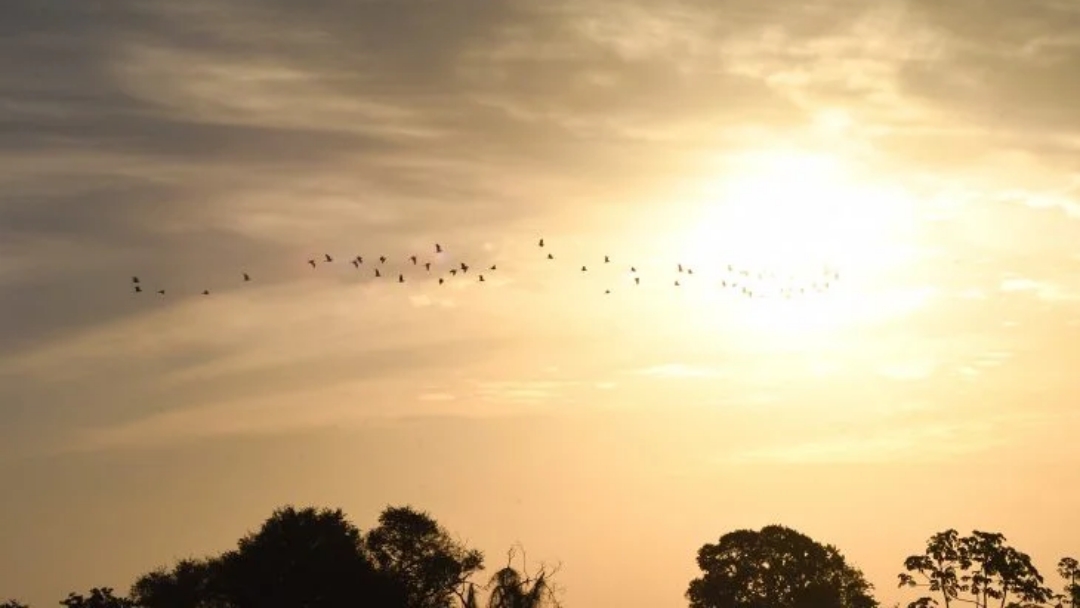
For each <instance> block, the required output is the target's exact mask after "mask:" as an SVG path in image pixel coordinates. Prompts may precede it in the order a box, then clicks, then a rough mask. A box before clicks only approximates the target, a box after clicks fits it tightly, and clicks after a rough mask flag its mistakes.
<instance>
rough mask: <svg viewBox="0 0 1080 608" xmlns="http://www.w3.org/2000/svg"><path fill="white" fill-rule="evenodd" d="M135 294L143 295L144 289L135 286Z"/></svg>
mask: <svg viewBox="0 0 1080 608" xmlns="http://www.w3.org/2000/svg"><path fill="white" fill-rule="evenodd" d="M135 293H142V287H139V286H138V285H136V286H135Z"/></svg>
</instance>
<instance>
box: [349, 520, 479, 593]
mask: <svg viewBox="0 0 1080 608" xmlns="http://www.w3.org/2000/svg"><path fill="white" fill-rule="evenodd" d="M364 544H365V546H366V548H367V551H368V554H369V555H370V556H371V559H372V560H373V562H374V563H375V566H376V568H378V570H379V571H380V572H382V573H385V574H387V575H390V576H392V577H393V578H394V579H396V580H398V581H400V582H401V583H402V584H403V585H404V588H405V593H406V597H407V601H406V606H407V607H408V608H447V607H449V606H450V605H451V604H453V603H454V601H453V600H454V598H455V597H456V598H458V599H459V600H460V601H461V602H462V603H464V602H466V601H467V600H468V598H467V596H466V593H467V591H468V588H469V583H468V579H469V577H470V576H472V575H473V574H474V573H475V572H477V571H479V570H482V569H483V567H484V556H483V554H481V553H480V552H479V551H476V550H470V549H467V548H465V546H464V545H462V544H461V543H458V542H456V541H454V540H453V539H452V538H450V534H449V533H448V532H447V531H446V530H444V529H443V528H442V527H441V526H439V524H438V523H437V522H436V521H435V520H434V519H433V518H432V517H431V516H430V515H429V514H427V513H425V512H421V511H417V510H415V509H413V508H412V507H408V506H405V507H388V508H386V509H385V510H384V511H383V512H382V514H380V515H379V525H378V526H377V527H375V528H373V529H372V530H369V531H368V533H367V536H366V537H365V539H364Z"/></svg>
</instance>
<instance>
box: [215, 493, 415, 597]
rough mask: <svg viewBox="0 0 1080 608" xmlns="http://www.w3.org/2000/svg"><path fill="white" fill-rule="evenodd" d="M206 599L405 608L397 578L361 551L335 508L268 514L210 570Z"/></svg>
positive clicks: (358, 541)
mask: <svg viewBox="0 0 1080 608" xmlns="http://www.w3.org/2000/svg"><path fill="white" fill-rule="evenodd" d="M209 579H210V581H211V582H212V585H211V589H212V591H213V594H212V595H216V596H218V597H220V598H222V599H223V600H225V601H227V603H228V605H230V606H232V607H233V608H295V607H297V606H303V607H305V608H345V607H350V608H351V607H353V606H359V605H370V606H379V607H380V608H382V607H387V608H395V607H401V606H404V599H405V596H404V592H403V590H402V588H401V587H400V586H399V585H398V584H397V583H396V581H394V580H391V579H389V578H388V577H386V576H384V575H382V574H380V573H379V572H377V571H376V569H375V568H374V566H373V565H372V564H371V563H370V562H369V561H368V559H367V557H366V555H365V554H364V552H363V544H362V536H361V534H360V530H358V529H357V528H356V527H355V526H353V525H352V524H351V523H349V521H348V520H347V519H346V518H345V515H344V514H343V513H342V511H341V510H340V509H338V510H334V511H331V510H329V509H322V510H316V509H314V508H306V509H302V510H297V509H295V508H293V507H285V508H282V509H278V510H276V511H274V513H273V515H272V516H271V517H270V518H269V519H267V520H266V522H265V523H264V524H263V526H262V528H261V529H260V530H259V531H258V532H257V533H254V534H250V535H248V536H245V537H244V538H242V539H240V541H239V543H238V545H237V549H235V550H233V551H229V552H227V553H225V554H224V555H222V556H221V557H220V558H219V560H217V561H216V563H215V564H214V565H213V567H212V569H211V576H210V577H209Z"/></svg>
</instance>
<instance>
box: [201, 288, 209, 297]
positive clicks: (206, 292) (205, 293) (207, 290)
mask: <svg viewBox="0 0 1080 608" xmlns="http://www.w3.org/2000/svg"><path fill="white" fill-rule="evenodd" d="M202 295H204V296H208V295H210V290H209V289H204V290H203V292H202Z"/></svg>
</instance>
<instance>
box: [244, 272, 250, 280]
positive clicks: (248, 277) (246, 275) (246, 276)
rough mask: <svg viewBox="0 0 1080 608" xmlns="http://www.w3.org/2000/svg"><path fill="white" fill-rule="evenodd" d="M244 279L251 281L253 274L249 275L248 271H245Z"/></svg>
mask: <svg viewBox="0 0 1080 608" xmlns="http://www.w3.org/2000/svg"><path fill="white" fill-rule="evenodd" d="M244 280H245V281H250V280H251V276H249V275H248V273H246V272H245V273H244Z"/></svg>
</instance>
